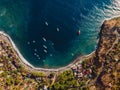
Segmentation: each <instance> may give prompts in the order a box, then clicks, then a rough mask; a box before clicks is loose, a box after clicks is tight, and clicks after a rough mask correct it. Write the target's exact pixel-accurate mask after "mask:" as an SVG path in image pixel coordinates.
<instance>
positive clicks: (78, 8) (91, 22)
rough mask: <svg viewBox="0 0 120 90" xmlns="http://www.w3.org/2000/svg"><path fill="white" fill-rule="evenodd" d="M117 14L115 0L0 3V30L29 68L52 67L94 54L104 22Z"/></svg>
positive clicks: (2, 0)
mask: <svg viewBox="0 0 120 90" xmlns="http://www.w3.org/2000/svg"><path fill="white" fill-rule="evenodd" d="M119 14H120V2H119V1H118V0H101V1H100V0H0V29H1V30H4V31H5V32H6V33H8V34H9V35H10V37H11V38H12V39H13V41H14V42H15V44H16V46H17V47H18V49H19V50H20V52H21V54H22V55H23V56H24V58H25V59H27V60H28V61H29V62H30V63H31V64H32V65H34V66H36V67H44V68H53V67H54V68H55V67H61V66H65V65H67V64H69V63H71V62H72V61H73V60H74V59H75V58H76V57H77V56H79V55H81V56H82V55H87V54H89V53H91V52H92V51H94V50H95V47H96V41H97V36H98V33H99V30H100V26H101V24H102V23H103V21H104V20H105V19H108V18H111V17H114V16H118V15H119ZM79 30H80V35H78V34H77V33H78V31H79Z"/></svg>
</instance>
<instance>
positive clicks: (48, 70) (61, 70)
mask: <svg viewBox="0 0 120 90" xmlns="http://www.w3.org/2000/svg"><path fill="white" fill-rule="evenodd" d="M0 35H2V36H3V37H5V38H6V39H7V40H8V43H10V45H11V47H12V48H13V49H14V50H15V53H16V55H17V57H18V58H19V60H20V62H21V64H22V65H24V66H25V68H26V69H29V70H32V71H43V72H63V71H65V70H68V69H70V68H72V67H73V66H74V65H76V64H77V63H80V62H82V61H83V60H84V59H86V58H90V57H91V56H93V55H94V54H95V51H93V52H91V53H90V54H88V55H84V56H78V57H77V58H76V59H74V60H73V62H71V63H70V64H68V65H66V66H63V67H60V68H56V69H55V68H50V69H47V68H40V67H34V66H33V65H32V64H30V63H29V62H28V61H27V60H26V59H25V58H24V57H23V56H22V54H21V53H20V51H19V50H18V48H17V46H16V45H15V43H14V42H13V41H12V39H11V37H10V36H9V35H8V34H6V33H5V32H4V31H0Z"/></svg>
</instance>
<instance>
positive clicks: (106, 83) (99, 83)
mask: <svg viewBox="0 0 120 90" xmlns="http://www.w3.org/2000/svg"><path fill="white" fill-rule="evenodd" d="M99 35H100V38H99V42H98V48H97V50H96V57H95V60H94V62H95V63H94V65H95V66H96V69H97V75H96V82H95V83H96V85H95V86H96V88H97V90H104V89H105V90H118V88H119V89H120V86H119V85H120V18H114V19H111V20H107V21H105V22H104V23H103V25H102V26H101V31H100V34H99Z"/></svg>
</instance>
